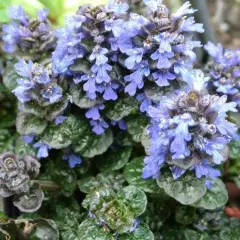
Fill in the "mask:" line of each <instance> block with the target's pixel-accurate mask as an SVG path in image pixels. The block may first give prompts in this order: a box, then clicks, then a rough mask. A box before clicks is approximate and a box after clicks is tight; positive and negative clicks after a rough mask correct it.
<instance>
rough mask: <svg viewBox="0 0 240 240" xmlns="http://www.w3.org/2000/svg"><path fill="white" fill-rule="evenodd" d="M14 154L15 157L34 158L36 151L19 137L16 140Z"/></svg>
mask: <svg viewBox="0 0 240 240" xmlns="http://www.w3.org/2000/svg"><path fill="white" fill-rule="evenodd" d="M15 153H16V155H17V156H27V155H30V156H36V149H35V148H33V147H32V146H31V145H30V144H27V143H25V142H24V141H23V140H22V138H21V137H18V138H17V140H16V146H15Z"/></svg>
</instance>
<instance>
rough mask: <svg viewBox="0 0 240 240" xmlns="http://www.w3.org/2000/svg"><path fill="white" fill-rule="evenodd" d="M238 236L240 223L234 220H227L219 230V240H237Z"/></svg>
mask: <svg viewBox="0 0 240 240" xmlns="http://www.w3.org/2000/svg"><path fill="white" fill-rule="evenodd" d="M239 236H240V221H239V220H238V219H236V218H231V219H229V223H228V224H225V226H224V227H223V228H222V229H221V231H220V234H219V239H220V240H238V239H239Z"/></svg>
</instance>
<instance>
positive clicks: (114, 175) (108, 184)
mask: <svg viewBox="0 0 240 240" xmlns="http://www.w3.org/2000/svg"><path fill="white" fill-rule="evenodd" d="M124 183H125V179H124V177H123V175H122V174H121V173H118V172H102V173H99V174H98V175H97V176H96V177H94V176H87V177H85V178H83V179H80V180H78V186H79V189H80V191H82V192H84V193H89V192H90V191H92V190H94V189H97V188H101V187H105V188H110V189H112V190H114V191H118V190H120V189H122V188H123V185H124Z"/></svg>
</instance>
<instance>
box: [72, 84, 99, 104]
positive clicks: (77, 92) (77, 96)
mask: <svg viewBox="0 0 240 240" xmlns="http://www.w3.org/2000/svg"><path fill="white" fill-rule="evenodd" d="M70 94H71V96H72V100H73V103H74V104H75V105H77V106H78V107H80V108H91V107H93V106H95V105H96V104H100V103H101V101H100V100H91V99H89V98H88V97H87V96H86V93H84V92H83V89H82V85H80V84H79V85H75V84H74V85H72V86H71V88H70Z"/></svg>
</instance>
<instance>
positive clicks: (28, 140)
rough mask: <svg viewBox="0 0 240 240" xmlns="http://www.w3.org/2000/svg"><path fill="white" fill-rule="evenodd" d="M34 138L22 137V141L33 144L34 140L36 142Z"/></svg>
mask: <svg viewBox="0 0 240 240" xmlns="http://www.w3.org/2000/svg"><path fill="white" fill-rule="evenodd" d="M34 138H35V137H34V136H30V135H29V136H22V140H23V141H24V142H25V143H28V144H29V143H32V142H33V140H34Z"/></svg>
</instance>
